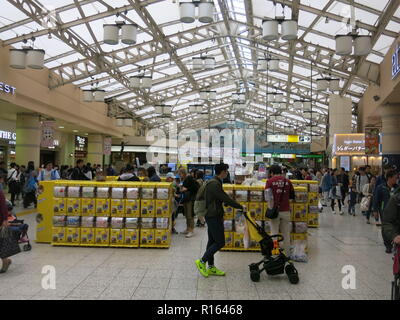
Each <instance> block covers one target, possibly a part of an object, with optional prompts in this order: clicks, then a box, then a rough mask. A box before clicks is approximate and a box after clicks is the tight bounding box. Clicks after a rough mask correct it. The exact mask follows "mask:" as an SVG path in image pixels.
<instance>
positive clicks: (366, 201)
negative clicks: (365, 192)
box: [360, 196, 371, 211]
mask: <svg viewBox="0 0 400 320" xmlns="http://www.w3.org/2000/svg"><path fill="white" fill-rule="evenodd" d="M370 203H371V197H369V196H368V197H364V198H362V200H361V204H360V209H361V211H368V210H369V205H370Z"/></svg>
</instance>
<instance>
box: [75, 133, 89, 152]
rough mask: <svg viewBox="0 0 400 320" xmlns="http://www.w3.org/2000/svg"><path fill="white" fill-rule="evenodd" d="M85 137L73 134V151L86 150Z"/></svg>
mask: <svg viewBox="0 0 400 320" xmlns="http://www.w3.org/2000/svg"><path fill="white" fill-rule="evenodd" d="M86 148H87V138H86V137H81V136H75V151H86Z"/></svg>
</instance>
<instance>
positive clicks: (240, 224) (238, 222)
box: [235, 213, 246, 234]
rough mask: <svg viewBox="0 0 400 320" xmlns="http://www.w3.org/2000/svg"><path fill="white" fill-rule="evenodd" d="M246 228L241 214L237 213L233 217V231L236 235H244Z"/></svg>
mask: <svg viewBox="0 0 400 320" xmlns="http://www.w3.org/2000/svg"><path fill="white" fill-rule="evenodd" d="M245 228H246V218H245V217H244V216H243V214H240V213H238V214H237V215H236V217H235V231H236V233H242V234H244V233H245Z"/></svg>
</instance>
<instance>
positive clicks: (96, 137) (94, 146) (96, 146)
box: [87, 134, 103, 165]
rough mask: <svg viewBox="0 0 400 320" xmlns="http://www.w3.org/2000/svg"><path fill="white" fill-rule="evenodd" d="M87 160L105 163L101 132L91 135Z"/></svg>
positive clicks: (93, 162)
mask: <svg viewBox="0 0 400 320" xmlns="http://www.w3.org/2000/svg"><path fill="white" fill-rule="evenodd" d="M87 162H90V163H91V164H101V165H103V136H102V135H101V134H91V135H89V137H88V155H87Z"/></svg>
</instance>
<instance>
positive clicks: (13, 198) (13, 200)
mask: <svg viewBox="0 0 400 320" xmlns="http://www.w3.org/2000/svg"><path fill="white" fill-rule="evenodd" d="M10 193H11V203H12V205H13V206H15V196H16V195H17V194H16V193H15V192H10Z"/></svg>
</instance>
